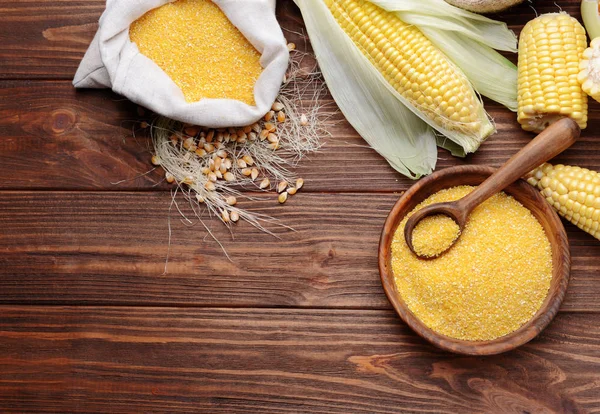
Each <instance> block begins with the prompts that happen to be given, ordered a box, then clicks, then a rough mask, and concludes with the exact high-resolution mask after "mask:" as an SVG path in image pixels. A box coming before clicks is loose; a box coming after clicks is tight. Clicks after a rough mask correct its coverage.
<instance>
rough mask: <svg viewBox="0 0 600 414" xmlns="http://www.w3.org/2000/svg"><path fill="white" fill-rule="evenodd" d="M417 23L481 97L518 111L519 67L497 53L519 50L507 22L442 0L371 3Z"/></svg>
mask: <svg viewBox="0 0 600 414" xmlns="http://www.w3.org/2000/svg"><path fill="white" fill-rule="evenodd" d="M371 2H372V3H374V4H376V5H378V6H379V7H381V8H383V9H385V10H387V11H390V12H393V13H395V14H396V16H397V17H398V18H399V19H400V20H402V21H403V22H405V23H409V24H413V25H415V26H417V27H418V28H419V30H421V32H423V34H425V36H427V38H428V39H429V40H431V41H432V42H433V43H434V44H435V45H436V46H437V47H438V48H439V49H440V50H441V51H442V52H443V53H444V54H445V55H446V56H448V57H449V58H450V60H452V61H453V62H454V63H455V64H456V65H457V66H458V67H459V68H460V69H461V70H462V71H463V72H464V73H465V75H466V76H467V78H469V80H470V81H471V82H472V84H473V86H474V87H475V89H476V90H477V92H479V93H480V94H482V95H484V96H487V97H488V98H490V99H492V100H494V101H496V102H499V103H501V104H502V105H504V106H506V107H507V108H508V109H510V110H511V111H513V112H516V111H517V67H516V66H515V65H514V64H513V63H512V62H511V61H510V60H508V59H506V58H505V57H504V56H502V55H501V54H500V53H498V52H497V51H496V50H494V49H497V50H503V51H506V52H516V51H517V37H516V35H515V34H514V33H513V32H512V31H511V30H509V29H508V26H507V25H506V23H503V22H499V21H496V20H492V19H489V18H487V17H484V16H481V15H479V14H476V13H471V12H468V11H465V10H462V9H460V8H458V7H454V6H452V5H449V4H448V3H446V2H445V1H442V0H422V1H421V0H420V1H414V0H371Z"/></svg>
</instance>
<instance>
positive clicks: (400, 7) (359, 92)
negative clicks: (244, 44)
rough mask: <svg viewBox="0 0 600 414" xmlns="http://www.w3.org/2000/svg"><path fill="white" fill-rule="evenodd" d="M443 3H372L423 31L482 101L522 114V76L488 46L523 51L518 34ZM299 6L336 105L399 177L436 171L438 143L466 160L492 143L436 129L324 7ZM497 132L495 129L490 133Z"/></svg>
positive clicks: (319, 0) (304, 0)
mask: <svg viewBox="0 0 600 414" xmlns="http://www.w3.org/2000/svg"><path fill="white" fill-rule="evenodd" d="M439 1H440V2H441V3H443V6H441V7H440V5H439V3H438V0H425V1H414V0H371V2H372V3H374V4H376V5H378V6H380V7H382V8H384V9H386V10H388V11H393V12H395V13H397V14H398V16H402V20H404V21H405V22H408V23H412V24H415V25H418V26H419V28H420V29H421V30H422V32H423V33H424V34H425V36H428V37H429V38H430V40H431V41H432V42H433V43H434V44H435V45H436V46H437V47H438V48H440V49H441V50H442V51H443V52H445V53H446V55H447V56H448V57H449V58H450V60H452V61H453V62H454V64H455V65H456V66H457V67H458V68H462V67H466V69H465V70H464V72H465V73H466V74H467V75H469V77H470V79H471V82H472V83H473V85H474V86H475V88H476V90H477V91H478V92H479V93H482V94H484V95H486V96H489V97H490V98H492V99H495V100H497V101H499V102H501V103H502V104H504V105H506V106H508V107H509V108H511V109H513V108H515V109H516V68H515V67H514V65H512V64H511V63H510V62H509V61H508V60H506V59H505V58H503V57H502V56H501V55H500V54H498V53H497V52H496V51H495V50H493V49H492V48H491V47H490V46H488V45H493V46H494V47H498V48H501V49H504V50H513V49H514V50H516V37H515V36H514V34H513V33H512V32H511V31H510V30H508V28H507V27H506V25H505V24H503V23H500V22H494V21H493V20H490V19H487V18H485V17H482V16H478V15H475V14H473V13H469V12H465V11H463V10H460V9H457V8H455V7H453V6H450V5H448V4H447V3H445V2H444V1H443V0H439ZM295 2H296V4H297V5H298V6H299V7H300V10H301V12H302V15H303V17H304V21H305V24H306V27H307V31H308V34H309V36H310V38H311V43H312V45H313V49H314V50H315V54H316V56H317V60H318V61H319V64H320V67H321V70H322V72H323V75H324V77H325V80H326V82H327V84H328V87H329V89H330V91H331V93H332V95H333V97H334V99H335V100H336V103H337V104H338V106H339V107H340V109H341V111H342V112H343V113H344V115H345V116H346V118H347V119H348V121H349V122H350V123H351V124H352V125H353V126H354V128H355V129H356V130H357V132H358V133H359V134H360V135H361V136H362V137H363V138H364V139H365V140H366V141H367V142H368V143H369V144H370V145H371V146H372V147H373V148H374V149H376V150H377V151H378V152H379V153H380V154H381V155H383V156H384V157H385V158H386V159H387V161H388V162H389V163H390V164H391V165H392V166H393V167H394V168H395V169H396V170H398V171H399V172H401V173H402V174H404V175H406V176H408V177H411V178H418V177H420V176H422V175H425V174H429V173H431V172H432V171H433V169H434V168H435V162H436V158H437V153H436V150H435V145H436V143H437V145H440V146H442V147H444V148H447V149H448V150H450V151H451V153H452V154H453V155H457V156H464V154H465V153H466V152H473V151H475V150H476V149H477V147H478V146H479V144H480V143H481V141H482V140H483V139H485V137H486V136H487V134H486V135H485V136H482V137H476V136H475V137H474V136H467V134H466V133H462V132H458V131H454V130H453V131H450V130H448V129H446V128H445V127H444V126H440V125H436V124H434V123H433V121H431V120H430V119H429V118H428V117H427V116H425V115H424V114H423V113H422V112H421V111H420V110H419V109H418V108H415V107H414V106H413V105H412V104H411V103H410V102H408V101H407V100H406V99H405V98H404V97H402V96H401V95H400V94H399V93H398V92H397V91H396V90H395V89H394V88H393V87H392V86H391V85H390V84H389V83H388V81H387V80H386V79H385V77H384V76H383V75H382V74H381V73H380V72H379V71H378V70H377V68H375V67H374V66H373V65H372V64H371V62H370V60H369V58H367V57H366V56H365V55H364V54H363V53H362V52H361V50H360V49H359V48H358V46H357V45H356V44H354V42H353V41H352V39H350V38H349V37H348V36H347V35H346V33H345V32H344V30H343V29H342V28H341V27H340V26H339V25H338V23H337V22H336V20H335V19H334V17H333V16H332V15H331V12H330V11H329V9H328V7H327V6H326V5H325V3H324V2H323V0H295ZM448 8H450V9H448ZM446 9H448V10H451V11H452V12H451V13H450V12H449V13H448V14H447V17H446V18H444V17H443V13H442V12H440V10H442V11H444V10H446ZM442 23H443V24H442ZM436 25H437V26H441V27H436ZM442 36H447V38H448V40H443V39H442ZM473 59H478V61H479V62H480V67H471V66H473V65H469V64H470V63H472V62H473ZM475 66H476V65H475ZM496 76H500V77H505V78H506V79H508V80H507V81H506V83H507V84H508V86H507V87H502V86H501V85H500V86H499V82H498V81H497V78H495V77H496ZM513 80H514V88H513ZM480 110H481V111H482V113H481V114H480V119H486V118H487V114H485V111H484V109H483V107H481V108H480ZM433 129H435V130H437V132H438V133H441V134H442V135H444V136H440V135H439V134H436V133H435V132H434V130H433ZM494 130H495V129H494V128H493V126H490V127H489V128H487V131H489V132H493V131H494Z"/></svg>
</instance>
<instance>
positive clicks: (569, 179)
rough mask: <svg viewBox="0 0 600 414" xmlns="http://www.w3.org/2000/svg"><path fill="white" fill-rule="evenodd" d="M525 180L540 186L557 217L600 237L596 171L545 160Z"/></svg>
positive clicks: (598, 175) (599, 191)
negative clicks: (549, 162) (545, 161)
mask: <svg viewBox="0 0 600 414" xmlns="http://www.w3.org/2000/svg"><path fill="white" fill-rule="evenodd" d="M527 182H528V183H529V184H531V185H533V186H535V187H537V188H538V189H540V190H541V193H542V195H543V196H544V197H546V200H548V202H549V203H550V204H552V206H554V208H555V209H556V210H557V211H558V213H559V214H560V215H561V216H563V217H564V218H565V219H567V220H569V221H570V222H571V223H573V224H575V225H576V226H577V227H579V228H580V229H582V230H583V231H586V232H588V233H590V234H591V235H592V236H594V237H595V238H597V239H599V240H600V231H599V221H600V173H598V172H596V171H591V170H588V169H585V168H580V167H570V166H567V165H555V166H553V165H551V164H547V163H546V164H543V165H542V166H540V167H538V168H536V169H535V170H534V171H532V172H531V173H530V174H529V175H528V177H527Z"/></svg>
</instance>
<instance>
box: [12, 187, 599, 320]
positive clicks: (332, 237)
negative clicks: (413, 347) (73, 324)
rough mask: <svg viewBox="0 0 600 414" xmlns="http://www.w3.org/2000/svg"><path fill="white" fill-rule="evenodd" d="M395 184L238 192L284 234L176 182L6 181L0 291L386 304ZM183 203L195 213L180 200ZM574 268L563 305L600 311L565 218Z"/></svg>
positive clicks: (84, 297)
mask: <svg viewBox="0 0 600 414" xmlns="http://www.w3.org/2000/svg"><path fill="white" fill-rule="evenodd" d="M396 200H397V196H396V195H391V194H390V195H384V194H305V193H299V194H298V195H296V196H294V197H292V198H291V199H290V200H289V201H288V202H287V203H286V204H285V205H284V206H280V205H279V204H278V203H277V201H276V199H275V195H273V194H272V195H269V196H268V197H267V200H265V201H253V202H249V201H246V200H241V201H240V203H241V205H243V206H247V207H249V208H250V209H252V210H254V211H258V212H261V213H265V214H268V215H271V216H273V217H275V218H277V219H279V220H280V221H281V222H282V223H284V224H286V225H288V226H291V227H293V228H294V229H295V231H288V230H285V229H283V228H277V227H272V228H271V229H272V230H273V231H274V232H275V233H276V234H277V236H278V237H279V238H275V237H273V236H269V235H266V234H262V233H260V232H258V231H256V230H255V229H254V228H252V227H251V226H249V225H248V224H245V223H240V224H239V225H238V226H236V229H235V233H234V236H235V239H234V240H232V238H231V235H230V234H228V232H227V230H226V229H225V228H224V226H223V225H222V224H221V223H220V222H217V221H216V220H212V221H207V224H208V225H209V226H210V227H211V228H212V229H213V231H214V232H215V235H216V236H217V237H218V238H219V239H220V240H221V241H222V242H223V244H224V245H225V247H226V249H227V251H228V253H229V254H230V256H231V257H232V262H230V261H228V260H227V258H226V257H225V256H224V254H223V253H222V251H221V250H220V248H219V246H218V245H217V244H216V243H215V242H214V241H212V240H211V239H210V238H208V237H207V235H206V231H205V230H204V229H203V228H202V226H201V225H199V224H196V225H195V226H194V227H191V228H190V227H187V226H186V225H184V223H182V222H181V221H180V219H179V216H178V213H177V210H176V209H175V208H173V211H172V213H171V224H172V241H171V242H172V245H171V251H170V256H169V266H168V274H166V275H162V273H163V270H164V265H165V260H166V257H167V252H168V247H167V246H168V217H169V206H170V203H171V196H170V195H169V194H168V193H118V192H116V193H115V192H100V193H93V192H84V193H79V192H30V193H26V192H4V193H2V197H0V211H2V212H3V214H2V215H0V292H2V295H0V302H1V303H32V304H35V303H37V304H42V303H53V304H57V303H66V304H109V305H110V304H121V305H134V304H146V305H184V306H187V305H195V306H199V305H201V306H234V305H235V306H299V307H351V308H356V307H365V308H389V303H388V301H387V300H386V298H385V295H384V294H383V290H382V288H381V283H380V281H379V274H378V271H377V251H378V242H379V236H380V233H381V229H382V228H383V224H384V222H385V218H386V216H387V214H388V213H389V211H390V210H391V208H392V206H393V204H394V203H395V202H396ZM180 204H181V208H182V210H183V212H184V213H186V214H191V211H190V210H189V208H186V206H185V205H184V203H180ZM567 229H568V235H569V238H570V241H571V246H572V256H573V267H572V279H571V283H570V286H569V290H568V293H567V297H566V299H565V302H564V303H563V309H564V310H571V311H574V310H584V311H600V303H599V302H598V300H597V298H598V296H599V294H600V262H598V260H597V258H598V257H599V256H600V244H599V243H598V242H597V241H596V240H595V239H594V238H592V237H591V236H590V235H588V234H586V233H584V232H582V231H580V230H579V229H576V228H574V227H573V226H571V225H567Z"/></svg>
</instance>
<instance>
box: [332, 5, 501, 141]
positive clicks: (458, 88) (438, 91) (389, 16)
mask: <svg viewBox="0 0 600 414" xmlns="http://www.w3.org/2000/svg"><path fill="white" fill-rule="evenodd" d="M325 4H326V5H327V7H328V8H329V10H330V11H331V13H332V15H333V17H334V18H335V20H336V21H337V22H338V24H339V25H340V27H341V28H342V29H343V30H344V32H345V33H346V34H347V35H348V36H349V37H350V38H351V39H352V40H353V42H354V43H355V44H356V45H357V46H358V48H359V49H360V50H361V52H362V53H363V54H364V55H365V56H366V57H367V58H368V59H369V60H370V61H371V63H372V64H373V65H374V66H375V67H376V68H377V69H378V71H379V72H380V73H381V74H382V75H383V76H384V78H385V79H386V80H387V82H388V83H389V84H390V85H391V86H392V87H393V89H395V90H396V91H397V92H398V93H399V94H400V95H401V96H402V97H403V98H404V99H405V100H406V101H408V103H410V104H411V105H412V106H413V107H414V108H416V109H417V110H419V111H420V113H421V116H424V117H425V118H426V120H427V119H428V120H429V121H430V124H432V126H434V127H437V128H441V129H442V130H443V129H445V130H449V131H455V132H460V133H462V134H464V135H466V136H468V137H470V138H471V139H470V142H467V143H465V142H461V144H463V145H464V146H465V149H466V150H467V152H472V151H474V150H476V149H477V147H478V146H479V144H480V143H481V142H482V141H483V140H484V139H485V138H487V137H488V136H489V135H490V134H492V133H493V132H494V131H495V128H494V126H493V124H492V123H491V121H490V120H489V118H488V116H487V114H486V113H485V110H484V109H483V105H482V103H481V101H480V100H479V98H478V96H477V94H476V93H475V91H474V90H473V87H472V86H471V84H470V82H469V80H468V79H467V78H466V76H465V75H464V74H463V73H462V71H461V70H460V69H458V67H456V66H455V65H454V64H453V63H452V62H451V61H450V60H449V59H448V58H447V57H446V56H445V55H444V54H443V53H442V52H441V51H440V50H439V49H437V48H436V47H435V46H434V45H433V43H431V41H430V40H429V39H428V38H427V37H426V36H425V35H424V34H423V33H422V32H421V31H420V30H419V29H418V28H417V27H415V26H414V25H409V24H406V23H404V22H403V21H402V20H400V19H399V18H398V17H397V16H396V15H394V14H393V13H390V12H388V11H386V10H384V9H382V8H380V7H378V6H376V5H374V4H372V3H371V2H369V1H364V0H325Z"/></svg>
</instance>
